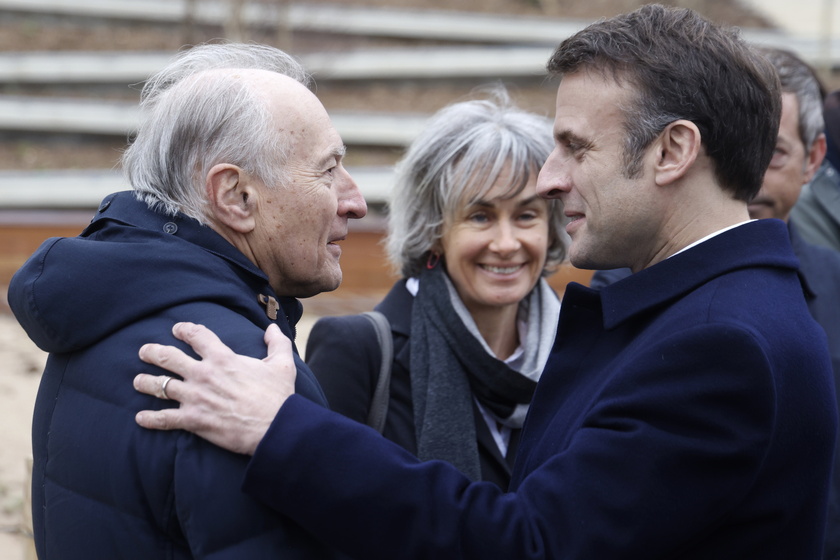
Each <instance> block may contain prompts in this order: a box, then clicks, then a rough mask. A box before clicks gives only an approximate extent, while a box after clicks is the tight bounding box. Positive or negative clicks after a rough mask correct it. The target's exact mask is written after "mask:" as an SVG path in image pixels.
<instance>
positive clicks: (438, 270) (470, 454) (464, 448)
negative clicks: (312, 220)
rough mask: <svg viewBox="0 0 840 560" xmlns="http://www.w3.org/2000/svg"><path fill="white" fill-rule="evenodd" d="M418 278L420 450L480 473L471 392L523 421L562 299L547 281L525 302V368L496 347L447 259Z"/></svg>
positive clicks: (414, 377)
mask: <svg viewBox="0 0 840 560" xmlns="http://www.w3.org/2000/svg"><path fill="white" fill-rule="evenodd" d="M419 281H420V289H419V291H418V292H417V295H416V296H415V298H414V304H413V307H412V318H411V355H410V360H411V392H412V400H413V402H414V423H415V432H416V436H417V455H418V457H420V459H423V460H429V459H440V460H444V461H448V462H450V463H452V464H454V465H455V466H456V467H458V469H459V470H461V471H462V472H463V473H464V474H466V475H467V476H469V477H470V478H471V479H473V480H480V479H481V467H480V463H479V456H478V444H477V441H476V433H475V418H474V416H473V402H472V399H473V397H475V399H476V400H478V402H480V403H481V404H482V405H483V406H484V407H485V408H486V409H487V410H488V411H489V412H490V413H491V414H492V415H493V416H494V417H495V418H496V419H497V420H499V421H500V422H502V423H504V424H505V425H507V426H510V427H512V428H520V427H521V426H522V422H523V421H524V419H525V414H526V413H527V410H528V405H529V403H530V402H531V397H532V396H533V394H534V389H535V388H536V384H537V379H538V378H539V375H540V373H542V368H543V366H544V365H545V362H546V360H547V359H548V354H549V352H550V350H551V346H552V344H553V342H554V336H555V333H556V330H557V318H558V315H559V308H560V304H559V301H558V299H557V296H556V295H555V294H554V292H553V291H552V290H551V288H549V287H548V284H547V283H546V282H545V280H540V281H539V282H538V283H537V286H536V287H535V288H534V289H533V290H532V291H531V293H530V294H529V295H528V296H527V297H526V298H525V300H523V302H522V303H521V304H520V310H519V315H520V318H523V319H525V320H526V322H527V326H528V328H527V333H526V339H524V340H522V341H521V343H522V346H523V348H524V351H525V355H524V356H523V358H522V360H521V361H520V363H521V365H520V367H519V369H521V370H522V371H521V372H520V371H517V370H515V369H512V368H511V367H510V366H508V365H507V364H505V363H504V362H503V361H501V360H499V359H498V358H496V357H495V356H494V355H493V354H492V352H491V351H490V349H489V347H488V346H487V344H486V343H485V342H484V340H483V339H482V338H481V335H480V334H479V333H478V329H477V327H476V326H475V323H474V322H473V321H472V317H471V316H470V315H469V313H468V312H467V310H466V308H465V307H464V305H463V303H462V302H461V300H460V299H459V298H458V296H457V293H456V292H455V289H454V287H453V286H452V284H451V282H450V281H449V279H448V278H447V276H446V274H445V273H444V272H443V267H442V266H438V267H435V268H434V269H432V270H426V271H424V272H423V273H422V274H421V276H420V277H419ZM526 317H527V318H526Z"/></svg>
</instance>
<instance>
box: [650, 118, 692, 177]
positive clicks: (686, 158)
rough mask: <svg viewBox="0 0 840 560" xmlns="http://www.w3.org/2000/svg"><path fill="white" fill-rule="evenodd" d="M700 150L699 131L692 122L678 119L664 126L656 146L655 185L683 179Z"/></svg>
mask: <svg viewBox="0 0 840 560" xmlns="http://www.w3.org/2000/svg"><path fill="white" fill-rule="evenodd" d="M700 148H701V140H700V129H699V128H697V125H696V124H694V123H693V122H691V121H687V120H683V119H680V120H677V121H674V122H672V123H670V124H669V125H668V126H666V127H665V129H664V130H663V131H662V132H661V133H660V135H659V138H658V140H657V145H656V162H655V166H654V179H655V181H656V184H657V185H669V184H671V183H673V182H674V181H677V180H678V179H680V178H682V177H684V176H685V175H686V173H688V171H689V170H690V169H691V167H692V166H693V165H694V163H695V162H696V161H697V156H698V154H699V153H700Z"/></svg>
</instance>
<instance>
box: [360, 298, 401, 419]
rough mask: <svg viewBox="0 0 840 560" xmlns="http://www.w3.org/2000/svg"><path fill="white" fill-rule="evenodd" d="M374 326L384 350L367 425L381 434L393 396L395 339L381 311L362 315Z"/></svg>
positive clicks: (367, 312)
mask: <svg viewBox="0 0 840 560" xmlns="http://www.w3.org/2000/svg"><path fill="white" fill-rule="evenodd" d="M362 315H364V316H365V317H367V318H368V320H370V322H371V323H372V324H373V330H374V331H375V332H376V339H377V340H378V341H379V347H380V348H381V349H382V362H381V364H380V366H379V377H378V379H377V380H376V389H375V390H374V392H373V400H371V402H370V409H369V411H368V418H367V425H368V426H370V427H372V428H374V429H375V430H376V431H377V432H379V433H380V434H381V433H382V430H384V429H385V417H386V416H387V415H388V404H389V399H390V396H391V367H392V362H393V361H394V339H393V338H392V336H391V323H390V321H388V318H387V317H386V316H385V315H383V314H382V313H380V312H379V311H366V312H365V313H362Z"/></svg>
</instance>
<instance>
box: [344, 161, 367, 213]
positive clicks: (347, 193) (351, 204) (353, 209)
mask: <svg viewBox="0 0 840 560" xmlns="http://www.w3.org/2000/svg"><path fill="white" fill-rule="evenodd" d="M342 171H343V172H344V177H343V183H344V184H343V185H342V188H341V189H340V192H339V199H338V214H339V215H340V216H347V217H348V218H350V219H354V220H358V219H359V218H364V217H365V214H367V203H366V202H365V197H364V196H362V191H361V190H359V185H357V184H356V181H355V180H353V177H351V176H350V174H349V173H348V172H347V170H346V169H344V168H343V167H342Z"/></svg>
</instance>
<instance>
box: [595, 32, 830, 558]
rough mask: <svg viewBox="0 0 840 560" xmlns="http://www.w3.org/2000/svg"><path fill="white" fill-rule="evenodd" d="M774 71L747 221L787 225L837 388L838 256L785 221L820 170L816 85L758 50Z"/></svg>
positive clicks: (781, 53) (803, 67)
mask: <svg viewBox="0 0 840 560" xmlns="http://www.w3.org/2000/svg"><path fill="white" fill-rule="evenodd" d="M761 53H762V54H763V55H764V56H766V57H767V59H768V60H770V62H771V63H772V64H773V66H774V67H775V68H776V71H777V72H778V74H779V80H780V82H781V85H782V116H781V121H780V124H779V135H778V138H777V140H776V148H775V150H774V151H773V157H772V159H771V160H770V165H769V166H768V167H767V171H766V172H765V173H764V180H763V183H762V185H761V189H760V190H759V191H758V193H757V194H756V196H755V197H754V198H753V199H752V201H750V205H749V212H750V217H751V218H755V219H767V218H775V219H777V220H782V221H783V222H786V223H787V224H788V233H789V234H790V242H791V245H792V247H793V252H794V254H795V255H796V257H797V258H798V259H799V270H800V273H801V276H802V280H803V283H804V284H805V286H806V296H807V301H808V309H809V311H810V312H811V315H812V316H813V317H814V319H816V321H817V322H818V323H819V324H820V326H821V327H822V328H823V330H825V332H826V336H827V339H828V349H829V354H830V355H831V363H832V368H833V370H834V383H835V388H837V387H838V382H840V253H838V252H836V251H832V250H831V249H828V248H826V247H819V246H817V245H812V244H811V243H809V242H807V241H806V240H805V239H803V238H802V236H801V235H799V230H798V228H797V226H796V224H794V223H792V221H791V219H790V217H791V214H792V209H793V207H794V204H796V203H797V201H798V199H799V193H800V192H801V191H802V187H803V185H804V184H806V183H807V182H808V181H810V180H811V179H812V178H813V177H814V175H815V173H817V172H818V170H820V169H821V164H822V163H823V159H824V157H825V155H826V141H827V137H826V134H825V133H824V132H823V129H824V126H823V112H822V101H821V97H822V95H821V93H820V84H819V81H818V80H817V78H816V76H815V75H814V73H813V70H812V69H811V68H810V67H809V66H808V65H807V64H806V63H805V62H804V61H802V60H801V59H800V58H799V57H797V56H796V55H795V54H793V53H791V52H789V51H786V50H782V49H761ZM630 274H631V272H630V269H629V268H620V269H615V270H599V271H597V272H596V273H595V274H594V275H593V277H592V281H591V283H590V286H591V287H593V288H603V287H604V286H607V285H609V284H612V283H613V282H617V281H618V280H621V279H623V278H626V277H627V276H629V275H630ZM825 558H826V559H835V558H840V461H837V460H835V465H834V474H833V476H832V481H831V494H830V499H829V508H828V523H827V526H826V544H825Z"/></svg>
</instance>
